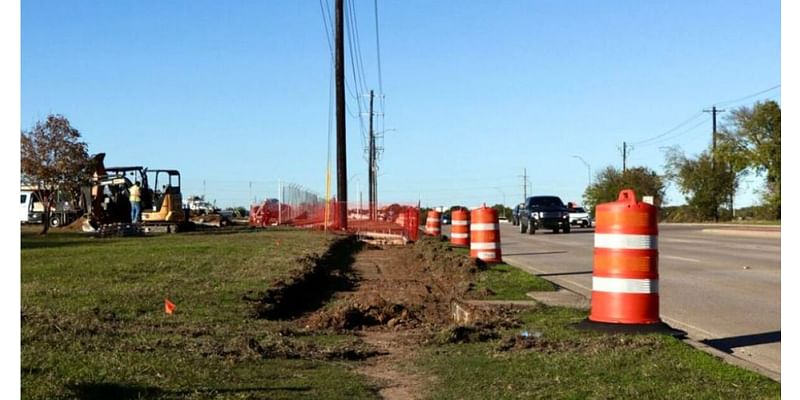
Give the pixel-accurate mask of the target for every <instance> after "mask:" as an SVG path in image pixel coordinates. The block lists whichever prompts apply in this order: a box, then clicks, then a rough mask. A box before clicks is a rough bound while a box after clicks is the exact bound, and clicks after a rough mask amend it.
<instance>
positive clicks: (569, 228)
mask: <svg viewBox="0 0 800 400" xmlns="http://www.w3.org/2000/svg"><path fill="white" fill-rule="evenodd" d="M571 230H572V227H570V226H569V225H567V226H565V227H564V233H569V232H570V231H571Z"/></svg>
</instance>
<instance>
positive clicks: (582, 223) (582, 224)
mask: <svg viewBox="0 0 800 400" xmlns="http://www.w3.org/2000/svg"><path fill="white" fill-rule="evenodd" d="M588 226H589V222H588V221H586V220H583V221H581V228H586V227H588Z"/></svg>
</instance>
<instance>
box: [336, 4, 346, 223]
mask: <svg viewBox="0 0 800 400" xmlns="http://www.w3.org/2000/svg"><path fill="white" fill-rule="evenodd" d="M335 8H336V21H335V23H336V28H335V32H334V36H335V40H334V42H335V53H336V55H335V75H336V189H337V193H336V200H337V202H338V206H339V207H338V210H339V213H338V214H339V215H338V218H339V227H340V228H341V229H347V131H346V125H345V119H344V118H345V115H344V113H345V102H344V0H336V2H335Z"/></svg>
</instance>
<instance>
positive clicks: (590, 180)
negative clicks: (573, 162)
mask: <svg viewBox="0 0 800 400" xmlns="http://www.w3.org/2000/svg"><path fill="white" fill-rule="evenodd" d="M572 158H577V159H578V160H581V162H582V163H583V165H585V166H586V169H587V170H588V176H589V186H592V166H591V165H589V163H587V162H586V160H584V159H583V157H581V156H572Z"/></svg>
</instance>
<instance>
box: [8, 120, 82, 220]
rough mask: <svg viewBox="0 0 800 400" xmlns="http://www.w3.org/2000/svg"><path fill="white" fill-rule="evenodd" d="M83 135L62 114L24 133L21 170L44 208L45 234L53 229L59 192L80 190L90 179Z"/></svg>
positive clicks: (24, 180)
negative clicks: (82, 139)
mask: <svg viewBox="0 0 800 400" xmlns="http://www.w3.org/2000/svg"><path fill="white" fill-rule="evenodd" d="M80 138H81V134H80V132H78V130H77V129H75V128H73V127H72V126H71V125H70V123H69V120H67V118H66V117H64V116H62V115H52V114H51V115H48V116H47V119H46V120H45V121H39V122H37V123H36V125H34V126H33V128H32V129H31V130H29V131H22V137H21V139H20V140H21V142H20V169H21V171H20V172H21V178H22V183H24V184H27V185H32V186H35V187H36V188H37V189H36V195H37V196H38V198H39V199H40V200H41V202H42V205H43V206H44V214H43V217H42V221H43V222H44V224H43V228H42V232H41V233H42V234H43V235H44V234H47V230H48V228H49V227H50V224H49V221H50V210H51V208H54V207H55V201H56V198H57V196H58V193H59V192H62V193H75V192H79V191H80V187H81V185H83V184H84V183H85V182H86V180H87V179H88V169H89V155H88V153H87V151H86V143H84V142H81V141H80Z"/></svg>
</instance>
